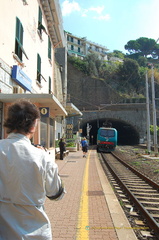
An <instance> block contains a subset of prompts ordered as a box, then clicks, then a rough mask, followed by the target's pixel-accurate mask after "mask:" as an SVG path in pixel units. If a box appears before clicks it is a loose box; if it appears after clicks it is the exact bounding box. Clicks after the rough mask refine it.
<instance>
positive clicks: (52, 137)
mask: <svg viewBox="0 0 159 240" xmlns="http://www.w3.org/2000/svg"><path fill="white" fill-rule="evenodd" d="M53 146H54V121H53V119H51V118H50V147H53Z"/></svg>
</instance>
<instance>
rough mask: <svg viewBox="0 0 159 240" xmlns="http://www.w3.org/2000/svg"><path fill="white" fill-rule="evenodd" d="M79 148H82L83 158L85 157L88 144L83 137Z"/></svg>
mask: <svg viewBox="0 0 159 240" xmlns="http://www.w3.org/2000/svg"><path fill="white" fill-rule="evenodd" d="M81 146H82V151H83V157H86V154H87V151H88V142H87V140H86V138H85V137H84V138H83V139H82V141H81Z"/></svg>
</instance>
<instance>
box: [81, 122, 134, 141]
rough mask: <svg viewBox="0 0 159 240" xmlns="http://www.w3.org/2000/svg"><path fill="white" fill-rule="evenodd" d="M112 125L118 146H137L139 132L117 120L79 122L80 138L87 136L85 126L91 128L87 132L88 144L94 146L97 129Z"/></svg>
mask: <svg viewBox="0 0 159 240" xmlns="http://www.w3.org/2000/svg"><path fill="white" fill-rule="evenodd" d="M110 123H111V125H112V127H114V128H116V129H117V131H118V145H136V144H139V132H138V131H137V129H136V128H135V127H134V126H132V125H131V124H129V123H127V122H126V121H123V120H119V119H109V118H108V119H105V118H103V119H98V120H97V119H96V120H90V121H87V122H84V121H83V122H81V128H82V136H87V124H89V125H90V126H91V129H90V132H89V141H90V143H91V144H92V145H93V144H96V142H97V130H98V128H99V127H102V126H106V125H107V124H110Z"/></svg>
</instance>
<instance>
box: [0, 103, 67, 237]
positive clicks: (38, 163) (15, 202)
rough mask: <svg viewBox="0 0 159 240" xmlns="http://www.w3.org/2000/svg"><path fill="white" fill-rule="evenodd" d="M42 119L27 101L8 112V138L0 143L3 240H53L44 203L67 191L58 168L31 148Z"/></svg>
mask: <svg viewBox="0 0 159 240" xmlns="http://www.w3.org/2000/svg"><path fill="white" fill-rule="evenodd" d="M39 118H40V113H39V109H38V108H37V107H36V106H35V105H34V104H32V103H31V102H30V101H27V100H25V99H20V100H19V101H17V102H15V103H13V104H12V105H10V106H9V108H8V115H7V119H6V120H5V122H4V127H6V128H7V133H8V137H7V138H6V139H3V140H0V240H4V239H5V240H22V239H29V240H33V239H36V240H52V232H51V224H50V221H49V219H48V217H47V215H46V213H45V211H44V202H45V199H46V196H47V197H48V198H49V199H51V200H59V199H60V198H62V197H63V195H64V193H65V189H64V187H63V185H62V181H61V179H60V177H59V175H58V167H57V164H56V163H54V162H53V161H52V159H51V158H50V155H49V154H48V153H47V152H46V151H45V150H42V149H39V148H37V147H35V146H33V145H32V144H31V141H30V139H31V138H32V137H33V135H34V133H35V130H36V126H37V124H38V119H39Z"/></svg>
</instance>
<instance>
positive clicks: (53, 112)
mask: <svg viewBox="0 0 159 240" xmlns="http://www.w3.org/2000/svg"><path fill="white" fill-rule="evenodd" d="M20 98H24V99H29V100H30V101H31V102H32V103H38V104H40V107H49V109H50V117H56V116H67V112H66V110H65V108H64V107H63V106H62V104H61V103H60V102H59V100H58V99H57V98H56V97H55V96H54V95H53V94H45V93H42V94H39V93H38V94H27V93H22V94H11V93H7V94H4V93H0V101H1V102H3V103H12V102H14V101H15V100H17V99H20Z"/></svg>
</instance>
